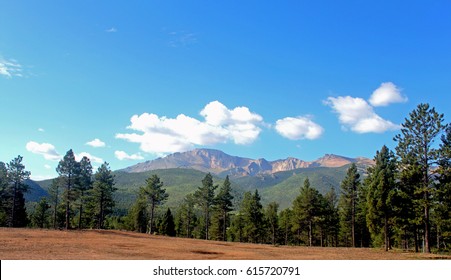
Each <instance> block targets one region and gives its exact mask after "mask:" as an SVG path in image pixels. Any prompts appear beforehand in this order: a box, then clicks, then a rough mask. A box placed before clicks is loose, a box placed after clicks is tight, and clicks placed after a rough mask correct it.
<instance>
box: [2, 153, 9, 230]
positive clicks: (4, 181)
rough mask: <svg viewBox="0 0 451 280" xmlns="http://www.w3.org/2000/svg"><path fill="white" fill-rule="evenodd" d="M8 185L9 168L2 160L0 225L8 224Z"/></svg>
mask: <svg viewBox="0 0 451 280" xmlns="http://www.w3.org/2000/svg"><path fill="white" fill-rule="evenodd" d="M8 185H9V182H8V169H7V168H6V164H5V163H4V162H1V161H0V226H6V222H7V219H8V214H7V213H8V212H9V209H8V204H7V201H8V200H9V195H8V192H7V190H8Z"/></svg>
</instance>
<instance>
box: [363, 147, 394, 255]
mask: <svg viewBox="0 0 451 280" xmlns="http://www.w3.org/2000/svg"><path fill="white" fill-rule="evenodd" d="M374 161H375V163H376V164H375V166H374V167H370V168H368V177H367V178H366V180H365V186H366V187H367V191H368V192H367V200H366V201H367V209H368V213H367V215H366V220H367V223H368V227H369V230H370V233H371V236H372V239H373V240H378V239H379V236H381V235H383V236H384V244H385V251H388V250H389V249H391V242H390V240H391V231H392V230H391V220H392V217H393V216H394V213H393V210H392V205H393V203H392V201H391V200H392V198H393V197H394V195H395V190H396V182H395V179H396V178H395V175H396V160H395V155H394V154H393V152H392V151H390V150H389V149H388V148H387V146H385V145H384V146H383V147H382V149H381V150H380V151H377V153H376V156H375V158H374Z"/></svg>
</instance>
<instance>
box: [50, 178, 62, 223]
mask: <svg viewBox="0 0 451 280" xmlns="http://www.w3.org/2000/svg"><path fill="white" fill-rule="evenodd" d="M60 179H61V177H58V178H55V179H53V180H52V184H51V185H50V187H49V189H48V193H49V200H50V201H49V202H50V203H51V205H52V206H51V207H52V208H53V218H52V225H53V228H54V229H57V228H58V206H59V202H60V196H61V193H60V188H61V187H60V184H61V183H60Z"/></svg>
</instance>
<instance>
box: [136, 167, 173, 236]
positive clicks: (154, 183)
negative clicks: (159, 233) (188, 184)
mask: <svg viewBox="0 0 451 280" xmlns="http://www.w3.org/2000/svg"><path fill="white" fill-rule="evenodd" d="M162 187H163V182H161V181H160V178H159V177H158V176H157V175H152V176H151V177H149V178H147V180H146V186H144V187H143V188H141V189H140V192H141V194H142V196H143V197H144V198H145V199H146V200H147V201H148V203H149V209H150V219H149V227H148V229H149V230H148V231H149V234H153V232H154V226H153V223H154V219H155V208H156V207H157V206H159V205H161V204H163V203H164V202H165V201H166V200H167V198H168V194H167V193H166V189H163V188H162Z"/></svg>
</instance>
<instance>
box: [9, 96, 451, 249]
mask: <svg viewBox="0 0 451 280" xmlns="http://www.w3.org/2000/svg"><path fill="white" fill-rule="evenodd" d="M393 140H394V141H395V143H396V144H397V145H396V148H395V150H394V151H392V150H390V149H389V148H388V147H387V146H385V145H384V146H383V147H382V148H381V149H380V150H379V151H377V152H376V155H375V157H374V165H373V166H371V167H369V168H368V169H367V170H365V171H363V172H362V170H358V168H357V166H356V165H355V164H352V165H351V166H350V167H349V169H348V170H347V174H346V176H345V178H344V180H343V181H342V182H341V184H340V188H339V190H336V189H335V188H331V189H330V191H329V192H327V193H325V194H321V193H319V192H318V191H317V189H316V188H315V186H311V184H310V181H309V179H308V178H307V179H306V180H305V181H304V183H303V185H302V186H300V188H299V193H298V195H297V196H296V197H295V198H294V199H293V201H292V205H291V207H289V208H287V209H283V210H281V209H279V205H278V204H277V203H276V202H271V203H269V204H268V205H266V206H265V207H263V205H262V203H261V197H260V194H259V192H258V190H255V191H253V192H245V193H244V194H243V196H242V198H240V199H239V200H238V202H236V201H237V200H236V199H234V195H233V192H232V187H231V183H230V180H229V177H228V176H227V177H226V178H225V180H224V181H223V182H222V184H221V185H218V184H215V183H214V181H213V176H212V175H211V174H207V175H206V176H205V178H204V179H203V180H202V182H201V184H200V186H199V187H198V188H197V190H196V191H195V192H193V193H191V194H188V195H187V196H186V197H185V198H184V199H183V201H182V202H181V203H180V204H179V205H178V207H176V208H175V209H172V210H171V209H169V208H164V207H163V206H164V203H165V201H167V199H168V194H167V193H166V189H165V188H164V183H163V182H162V181H161V179H160V178H159V177H158V176H157V175H152V176H151V177H149V178H148V179H147V180H146V182H145V185H143V186H142V187H140V188H139V191H138V195H137V198H136V200H135V202H134V203H133V205H132V206H131V207H130V209H128V213H126V214H125V215H122V216H120V215H114V214H113V207H114V199H113V194H114V191H115V190H116V189H115V188H114V175H113V174H112V172H111V170H110V169H109V166H108V164H107V163H104V164H103V165H102V166H101V167H100V168H99V169H98V170H97V172H96V173H95V174H93V173H92V167H91V164H90V162H89V159H88V158H86V157H85V158H83V159H82V160H81V161H80V162H77V161H76V160H75V157H74V154H73V152H72V150H70V151H68V152H67V154H66V155H65V156H64V158H63V159H62V160H61V161H60V163H59V164H58V167H57V172H58V174H59V176H58V177H57V178H56V179H54V180H53V182H52V185H51V186H50V188H49V190H48V192H49V196H48V197H47V198H43V199H42V200H41V201H40V202H39V203H38V205H37V206H36V208H35V211H34V213H33V214H32V215H31V224H32V225H34V226H37V227H54V228H65V229H70V228H79V229H81V228H121V229H127V230H134V231H138V232H142V233H149V234H163V235H168V236H179V237H186V238H202V239H207V240H221V241H235V242H252V243H267V244H281V245H304V246H346V247H370V246H371V247H382V248H385V250H390V249H392V248H395V247H396V248H401V249H405V250H415V251H416V252H419V251H421V250H422V251H424V252H431V251H449V250H450V245H451V126H449V125H447V124H445V123H444V117H443V114H439V113H437V112H436V111H435V108H431V107H430V106H429V105H428V104H419V105H418V106H417V108H416V109H415V110H413V111H412V112H411V113H410V114H409V117H408V118H406V119H405V122H404V123H403V124H402V125H401V131H400V133H399V134H398V135H396V136H395V137H394V139H393ZM21 161H22V157H20V156H19V157H17V158H16V159H14V160H12V161H11V162H10V163H8V164H6V165H5V164H3V163H0V197H1V201H0V202H1V204H0V224H1V225H2V226H25V225H27V224H29V223H30V221H28V220H27V214H26V211H25V206H24V205H25V201H24V198H23V193H24V192H25V191H26V185H25V184H24V181H25V180H26V179H27V178H28V177H29V176H30V173H29V172H28V171H26V170H25V167H24V166H23V164H22V163H21Z"/></svg>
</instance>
